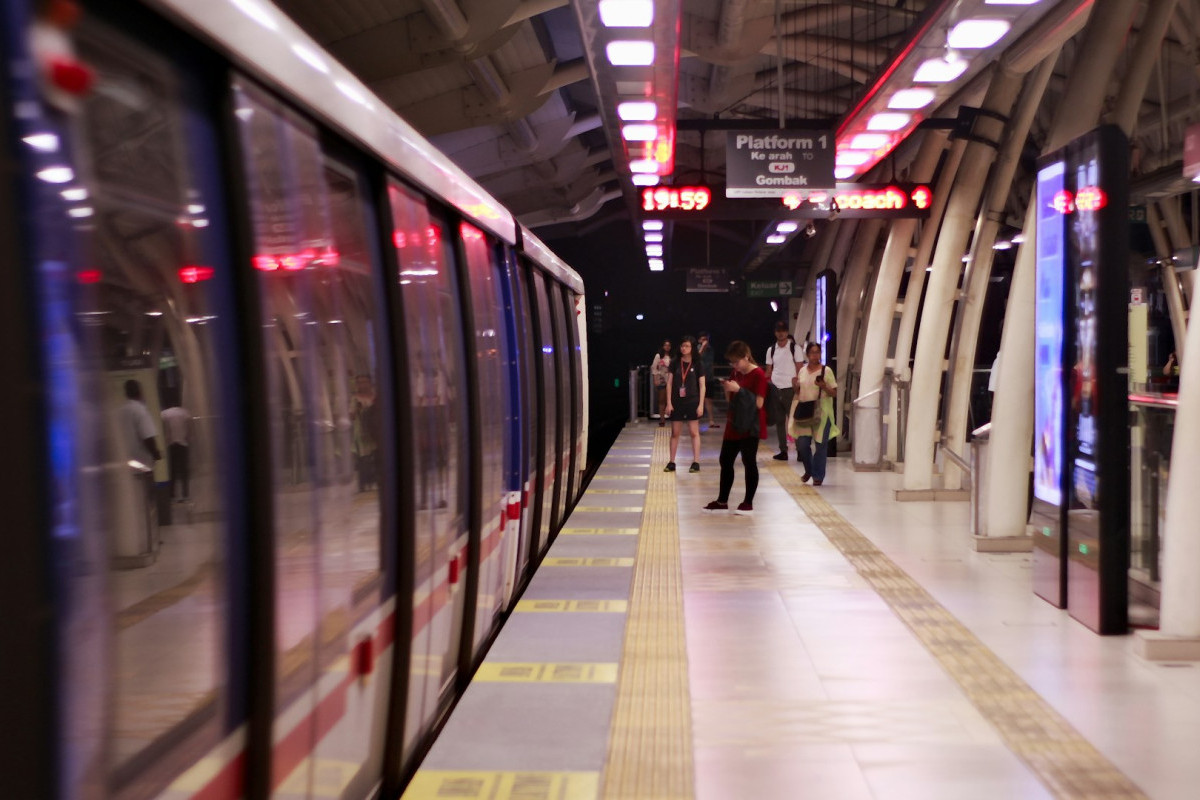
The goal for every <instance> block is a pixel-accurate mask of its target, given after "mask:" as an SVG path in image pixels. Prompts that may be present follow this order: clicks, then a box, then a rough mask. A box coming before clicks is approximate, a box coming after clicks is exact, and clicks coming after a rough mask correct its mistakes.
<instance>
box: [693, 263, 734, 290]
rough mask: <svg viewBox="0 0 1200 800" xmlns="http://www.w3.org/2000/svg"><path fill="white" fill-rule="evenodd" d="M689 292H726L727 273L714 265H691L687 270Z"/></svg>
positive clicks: (727, 285) (727, 283) (727, 287)
mask: <svg viewBox="0 0 1200 800" xmlns="http://www.w3.org/2000/svg"><path fill="white" fill-rule="evenodd" d="M687 290H688V291H689V292H728V291H729V274H728V273H726V272H725V270H723V269H717V268H716V267H693V268H692V269H689V270H688V271H687Z"/></svg>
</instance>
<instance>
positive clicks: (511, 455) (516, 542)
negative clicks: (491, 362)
mask: <svg viewBox="0 0 1200 800" xmlns="http://www.w3.org/2000/svg"><path fill="white" fill-rule="evenodd" d="M500 269H501V274H500V280H499V283H500V289H501V294H502V301H503V304H504V305H503V308H504V314H503V319H504V328H505V341H506V343H507V347H506V353H507V358H506V361H505V371H506V372H507V373H508V414H507V418H506V420H505V428H506V430H507V433H506V434H505V435H506V436H507V438H508V441H509V448H508V458H507V461H506V464H505V478H504V481H505V489H506V490H507V492H508V497H507V503H508V507H507V512H508V527H507V528H506V530H505V540H506V541H505V551H504V565H505V566H504V575H505V586H504V604H505V605H508V602H509V601H510V600H511V598H512V596H513V593H514V592H515V591H516V587H517V583H518V582H519V581H520V579H521V576H522V575H524V574H525V568H526V565H527V564H528V563H529V528H528V526H527V525H526V524H525V517H526V511H525V508H526V506H527V505H528V503H526V502H523V501H522V495H523V494H524V493H525V481H526V475H527V474H528V473H527V472H526V468H525V466H526V462H527V460H528V456H527V452H528V449H529V442H528V438H527V437H526V435H525V428H526V425H527V424H528V417H529V414H528V412H527V410H526V409H525V403H526V402H527V399H526V398H527V392H528V389H527V386H526V382H525V371H526V367H525V364H524V363H523V362H524V359H526V358H527V357H528V350H527V349H526V347H525V344H524V327H525V325H526V320H525V319H524V313H525V309H524V304H523V303H522V301H521V294H520V288H521V287H520V284H519V283H518V282H517V280H518V279H517V270H518V269H519V266H518V262H517V254H516V252H515V251H513V250H506V251H505V259H504V262H503V264H502V265H501V268H500Z"/></svg>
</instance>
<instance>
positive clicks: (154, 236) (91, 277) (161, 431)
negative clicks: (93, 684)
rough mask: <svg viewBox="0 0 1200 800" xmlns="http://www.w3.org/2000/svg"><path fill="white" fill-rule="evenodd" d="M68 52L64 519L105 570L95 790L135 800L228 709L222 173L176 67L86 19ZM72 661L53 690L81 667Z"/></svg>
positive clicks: (187, 760) (171, 770)
mask: <svg viewBox="0 0 1200 800" xmlns="http://www.w3.org/2000/svg"><path fill="white" fill-rule="evenodd" d="M76 44H77V47H78V51H79V55H80V57H81V58H82V59H83V60H84V61H86V63H88V64H89V65H90V66H91V67H92V68H93V70H94V71H95V73H96V85H95V87H94V88H93V90H92V91H91V92H90V93H89V94H88V95H87V96H86V99H84V100H83V102H82V104H81V108H80V113H79V114H78V115H77V116H76V117H74V118H73V122H74V131H73V136H72V137H71V138H72V140H73V145H74V146H73V147H72V148H71V151H72V156H73V158H74V160H75V162H76V163H75V177H76V180H75V181H73V182H71V183H69V184H66V185H64V186H62V187H61V189H63V190H65V191H66V192H67V193H66V194H64V197H65V198H68V199H69V200H70V208H69V209H68V211H67V214H68V215H69V217H70V219H72V220H74V222H75V229H76V231H77V233H78V241H79V244H80V253H81V258H80V260H79V266H78V267H77V279H78V281H79V285H78V286H77V287H76V288H77V291H76V292H75V294H74V298H73V299H74V303H75V305H74V314H75V325H74V328H73V331H72V332H71V333H70V334H68V335H71V336H75V337H77V339H76V342H77V343H76V347H75V352H76V354H77V355H78V357H79V361H78V362H77V363H76V364H75V368H76V369H78V370H79V372H78V374H77V376H76V380H77V381H78V383H77V384H76V385H77V387H78V390H79V394H78V396H76V397H75V398H74V400H75V402H76V403H77V406H76V409H75V413H76V414H77V419H78V424H79V426H80V427H79V430H78V431H77V433H78V434H81V435H80V437H79V441H78V442H77V445H78V448H79V449H78V450H77V452H76V453H75V454H74V456H75V458H77V459H78V465H79V468H80V470H81V473H82V475H85V476H88V477H86V478H83V479H82V483H81V485H80V488H81V491H80V493H79V495H78V497H77V502H78V506H77V507H76V508H75V511H76V512H77V513H78V515H79V517H80V519H82V520H86V522H84V523H83V524H85V525H89V526H90V525H98V526H100V527H102V528H103V530H104V534H105V538H106V544H107V554H106V555H107V561H108V563H109V565H110V566H111V573H110V575H109V578H108V583H109V586H108V589H109V597H110V598H111V602H112V606H111V613H112V617H111V623H112V630H113V631H114V638H113V641H112V644H113V652H112V654H111V660H110V663H111V664H112V682H111V686H110V691H111V697H110V699H109V704H108V708H109V709H110V712H109V713H110V715H111V716H110V718H109V720H108V725H109V729H108V733H107V735H106V739H107V742H108V748H109V753H108V757H109V762H110V763H109V778H108V783H109V786H110V787H111V789H112V791H113V793H114V795H116V796H132V795H137V796H148V795H150V794H156V793H157V792H159V791H162V790H163V789H165V788H166V787H167V785H168V784H169V783H170V781H171V780H173V779H174V778H175V777H177V776H178V775H179V774H180V773H182V772H183V771H184V770H185V769H186V768H188V767H190V766H191V765H192V764H193V763H195V761H196V760H197V758H199V756H200V755H202V754H204V753H206V752H208V751H209V750H211V749H212V748H213V747H215V746H216V745H217V744H218V742H219V741H220V740H221V738H222V737H223V736H224V735H225V734H226V733H227V732H228V731H227V730H225V729H224V726H225V725H228V724H229V722H228V721H229V720H230V719H232V718H233V717H234V714H233V712H232V710H231V709H230V707H229V706H230V698H229V687H228V684H229V656H228V654H227V652H226V647H227V643H228V641H229V639H230V632H229V630H228V620H229V619H230V616H231V614H230V610H229V607H228V597H227V593H226V587H225V564H226V548H227V546H228V544H229V542H230V540H231V537H232V535H233V534H232V533H231V531H230V530H229V528H228V522H229V520H228V507H229V503H230V501H229V498H228V496H227V492H228V490H229V488H230V486H231V483H230V482H229V481H226V480H225V477H226V475H227V474H228V472H229V470H230V468H231V466H232V462H231V461H230V460H229V453H228V452H227V450H226V443H227V441H228V440H227V439H226V435H227V434H228V431H227V430H226V429H225V428H226V425H227V423H225V424H223V423H222V416H221V413H222V408H223V407H227V406H228V401H227V399H226V398H224V397H223V396H222V390H223V387H225V386H228V385H229V383H228V381H226V382H223V381H222V380H221V378H222V369H223V368H224V367H226V366H227V361H226V360H225V359H223V357H222V354H223V353H224V352H227V350H228V347H229V344H230V337H231V330H232V328H231V321H230V319H229V316H228V312H229V308H230V303H229V299H228V298H229V289H230V283H229V281H230V263H229V258H228V254H227V252H226V251H225V248H224V237H225V231H224V230H222V226H221V220H222V215H223V211H222V210H221V209H220V205H221V198H220V196H219V187H218V186H217V184H216V182H215V181H214V180H213V176H215V175H218V174H220V170H221V166H220V161H219V158H218V154H217V152H216V148H215V135H214V131H213V130H212V128H211V125H210V124H209V122H208V121H207V120H206V119H205V118H204V117H203V116H202V113H201V109H203V108H205V107H206V106H207V103H208V99H207V98H203V97H200V96H199V91H200V90H199V89H198V88H197V87H196V86H195V85H193V84H192V83H191V82H189V80H188V79H187V78H186V74H187V72H186V71H185V70H180V69H177V68H176V66H175V64H174V63H173V62H172V61H169V60H167V59H164V58H162V57H160V56H158V55H157V54H156V53H154V52H152V51H150V50H149V49H147V48H145V47H143V46H141V45H140V44H138V43H137V42H135V41H132V40H130V39H128V38H126V37H124V36H121V35H119V34H116V33H114V32H112V31H109V30H108V29H106V28H103V27H102V26H100V25H99V24H95V23H93V22H91V21H86V22H85V23H84V25H83V26H82V27H81V29H80V31H79V36H78V39H77V42H76ZM62 333H64V334H66V331H62ZM60 408H61V407H60ZM87 429H91V432H92V435H93V436H94V437H95V438H92V437H91V436H88V435H87V433H86V432H85V431H86V430H87ZM64 444H65V443H64ZM93 555H98V554H93ZM101 558H102V559H103V558H104V557H103V556H101ZM79 566H81V565H77V566H76V567H75V569H74V572H75V573H77V574H79V575H80V579H81V580H87V581H89V582H90V581H91V580H93V579H92V578H90V577H89V578H84V577H83V576H84V575H85V574H86V570H83V571H82V572H80V570H79ZM77 633H78V634H79V635H81V636H85V635H87V634H85V633H84V632H83V631H78V632H77ZM68 642H69V648H73V647H74V646H75V644H76V642H74V641H71V640H70V639H68ZM69 652H74V651H73V650H70V649H69ZM76 655H77V653H76ZM76 660H77V661H78V664H76V665H75V666H73V667H68V673H67V674H68V678H67V680H68V681H74V680H76V678H75V676H73V675H71V673H73V672H76V671H78V670H80V669H82V670H90V669H94V668H95V664H94V663H87V660H86V659H76Z"/></svg>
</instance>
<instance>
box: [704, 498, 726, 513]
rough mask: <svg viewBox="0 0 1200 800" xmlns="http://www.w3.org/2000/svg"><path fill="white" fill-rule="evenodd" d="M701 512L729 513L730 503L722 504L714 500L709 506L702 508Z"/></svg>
mask: <svg viewBox="0 0 1200 800" xmlns="http://www.w3.org/2000/svg"><path fill="white" fill-rule="evenodd" d="M700 510H701V511H708V512H710V513H711V512H713V511H728V510H729V503H722V502H721V501H720V500H713V501H712V502H711V503H709V504H708V505H706V506H705V507H704V508H702V509H700Z"/></svg>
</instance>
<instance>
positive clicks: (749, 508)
mask: <svg viewBox="0 0 1200 800" xmlns="http://www.w3.org/2000/svg"><path fill="white" fill-rule="evenodd" d="M733 513H735V514H737V515H739V516H742V517H750V516H753V515H754V504H753V503H740V504H738V507H737V509H736V510H735V511H734V512H733Z"/></svg>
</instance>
